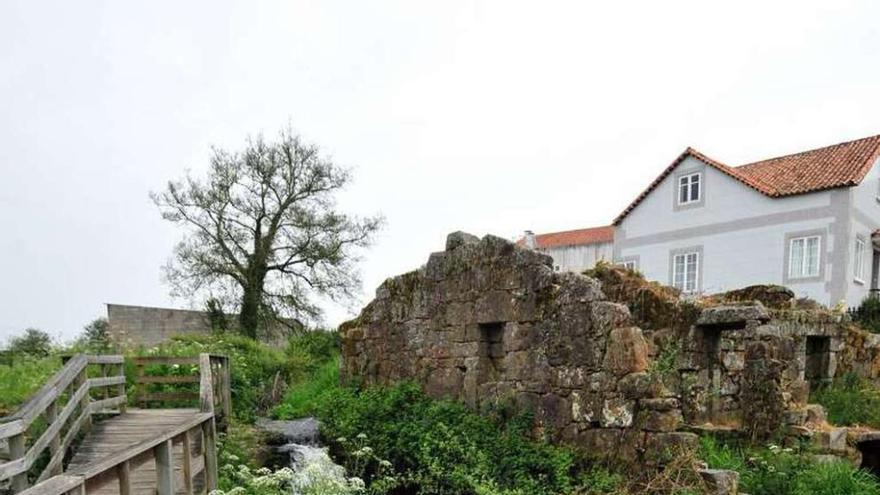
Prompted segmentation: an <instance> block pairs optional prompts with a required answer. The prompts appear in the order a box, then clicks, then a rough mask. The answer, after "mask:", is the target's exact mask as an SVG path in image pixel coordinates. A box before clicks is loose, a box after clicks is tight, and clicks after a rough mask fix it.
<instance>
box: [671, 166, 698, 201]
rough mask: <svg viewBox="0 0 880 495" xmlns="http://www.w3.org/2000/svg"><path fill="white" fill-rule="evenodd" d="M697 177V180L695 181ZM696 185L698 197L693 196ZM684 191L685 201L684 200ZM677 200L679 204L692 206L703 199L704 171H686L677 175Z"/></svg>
mask: <svg viewBox="0 0 880 495" xmlns="http://www.w3.org/2000/svg"><path fill="white" fill-rule="evenodd" d="M694 178H696V181H694ZM694 185H696V191H697V197H696V198H694V197H693V191H694ZM683 192H684V194H685V197H686V198H687V199H686V200H685V201H682V200H681V198H682V193H683ZM675 200H676V204H678V206H691V205H696V204H699V203H700V202H701V201H702V200H703V173H702V172H686V173H683V174H681V175H677V176H676V189H675Z"/></svg>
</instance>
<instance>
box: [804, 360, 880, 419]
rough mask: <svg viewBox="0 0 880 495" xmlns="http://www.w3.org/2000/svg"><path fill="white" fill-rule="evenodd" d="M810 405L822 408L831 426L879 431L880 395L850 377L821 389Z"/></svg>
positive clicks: (874, 389) (863, 381) (858, 379)
mask: <svg viewBox="0 0 880 495" xmlns="http://www.w3.org/2000/svg"><path fill="white" fill-rule="evenodd" d="M810 401H811V402H814V403H818V404H822V406H824V407H825V411H826V412H827V414H828V420H829V421H830V422H831V423H833V424H836V425H842V426H849V425H856V424H858V425H865V426H873V427H880V391H878V390H877V389H876V388H875V387H874V386H873V385H871V383H870V382H868V381H867V380H865V379H863V378H861V377H859V376H857V375H855V374H853V373H847V374H845V375H843V376H841V377H839V378H836V379H835V380H834V382H832V383H831V384H830V385H826V386H823V387H820V388H819V389H817V390H816V391H815V392H813V394H812V395H811V397H810Z"/></svg>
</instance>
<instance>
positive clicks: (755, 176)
mask: <svg viewBox="0 0 880 495" xmlns="http://www.w3.org/2000/svg"><path fill="white" fill-rule="evenodd" d="M688 156H693V157H694V158H696V159H698V160H700V161H702V162H704V163H706V164H707V165H709V166H711V167H714V168H715V169H717V170H719V171H721V172H722V173H724V174H727V175H729V176H730V177H732V178H734V179H736V180H738V181H740V182H742V183H743V184H745V185H746V186H748V187H751V188H752V189H754V190H756V191H758V192H760V193H762V194H764V195H766V196H770V197H772V198H780V197H783V196H792V195H795V194H805V193H809V192H815V191H822V190H825V189H833V188H837V187H850V186H856V185H858V184H859V183H861V182H862V179H864V178H865V175H866V174H867V173H868V171H870V170H871V166H872V165H873V164H874V162H875V161H876V160H877V158H878V157H880V135H878V136H871V137H867V138H863V139H857V140H855V141H848V142H845V143H840V144H835V145H832V146H826V147H824V148H818V149H814V150H810V151H803V152H800V153H795V154H792V155H785V156H780V157H777V158H771V159H769V160H762V161H759V162H754V163H749V164H746V165H741V166H739V167H731V166H728V165H725V164H723V163H721V162H719V161H717V160H713V159H712V158H709V157H708V156H706V155H704V154H702V153H700V152H699V151H697V150H695V149H693V148H688V149H686V150H685V151H684V152H683V153H682V154H681V155H679V156H678V158H676V159H675V161H673V162H672V163H671V164H670V165H669V166H668V167H666V169H664V170H663V172H662V173H661V174H660V175H659V176H658V177H657V178H656V179H654V181H653V182H651V184H650V185H649V186H648V188H647V189H645V190H644V191H643V192H642V193H641V194H639V196H638V197H636V199H635V200H634V201H633V202H632V203H630V204H629V206H627V207H626V209H624V210H623V212H622V213H621V214H620V215H618V216H617V218H615V219H614V225H617V224H619V223H620V222H621V221H622V220H623V218H624V217H626V215H628V214H629V212H631V211H632V210H633V209H634V208H635V207H636V206H638V204H639V203H641V202H642V200H644V199H645V197H647V196H648V194H650V193H651V191H653V190H654V188H656V187H657V186H658V185H659V184H660V182H662V181H663V179H665V178H666V176H668V175H669V174H670V173H672V171H673V170H674V169H675V167H676V166H678V164H679V163H681V162H682V161H683V160H684V159H685V158H687V157H688Z"/></svg>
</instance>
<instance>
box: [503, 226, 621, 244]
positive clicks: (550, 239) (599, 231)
mask: <svg viewBox="0 0 880 495" xmlns="http://www.w3.org/2000/svg"><path fill="white" fill-rule="evenodd" d="M613 240H614V227H613V226H611V225H605V226H602V227H591V228H588V229H577V230H566V231H563V232H550V233H547V234H536V235H535V241H536V242H537V243H538V248H541V249H546V248H554V247H563V246H579V245H583V244H597V243H601V242H611V241H613ZM517 244H524V240H523V239H520V240H519V241H517Z"/></svg>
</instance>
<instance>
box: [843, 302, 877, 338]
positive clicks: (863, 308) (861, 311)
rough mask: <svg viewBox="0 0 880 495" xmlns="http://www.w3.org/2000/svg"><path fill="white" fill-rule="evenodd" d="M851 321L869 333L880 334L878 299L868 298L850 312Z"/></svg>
mask: <svg viewBox="0 0 880 495" xmlns="http://www.w3.org/2000/svg"><path fill="white" fill-rule="evenodd" d="M849 314H850V316H851V317H852V319H853V321H855V322H856V323H858V324H859V326H861V327H862V328H864V329H865V330H867V331H869V332H871V333H880V298H878V297H875V296H868V297H866V298H865V299H863V300H862V303H861V304H859V306H858V307H857V308H855V309H852V310H850V312H849Z"/></svg>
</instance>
